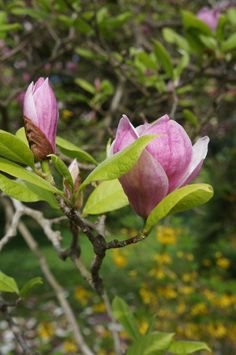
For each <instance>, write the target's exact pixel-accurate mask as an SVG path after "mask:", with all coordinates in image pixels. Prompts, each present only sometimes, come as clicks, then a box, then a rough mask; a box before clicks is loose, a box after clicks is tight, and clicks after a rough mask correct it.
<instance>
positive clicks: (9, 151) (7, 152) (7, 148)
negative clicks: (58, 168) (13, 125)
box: [0, 130, 34, 168]
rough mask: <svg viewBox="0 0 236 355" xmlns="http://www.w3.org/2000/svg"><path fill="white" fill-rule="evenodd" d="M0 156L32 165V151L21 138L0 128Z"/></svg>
mask: <svg viewBox="0 0 236 355" xmlns="http://www.w3.org/2000/svg"><path fill="white" fill-rule="evenodd" d="M0 156H2V157H4V158H7V159H10V160H13V161H15V162H17V163H21V164H26V165H29V166H31V167H32V168H33V167H34V157H33V153H32V152H31V150H30V149H29V147H27V145H26V144H25V143H23V142H22V140H21V139H19V138H17V137H16V136H14V135H13V134H11V133H8V132H5V131H2V130H0Z"/></svg>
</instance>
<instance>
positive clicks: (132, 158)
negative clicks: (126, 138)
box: [80, 135, 157, 190]
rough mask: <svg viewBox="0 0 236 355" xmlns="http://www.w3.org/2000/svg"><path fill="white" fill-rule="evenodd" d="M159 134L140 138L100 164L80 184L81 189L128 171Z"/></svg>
mask: <svg viewBox="0 0 236 355" xmlns="http://www.w3.org/2000/svg"><path fill="white" fill-rule="evenodd" d="M156 137H157V135H146V136H142V137H140V138H138V139H137V140H136V141H135V142H133V143H132V144H130V145H129V146H128V147H126V148H125V149H123V150H122V151H120V152H119V153H116V154H114V155H112V156H110V157H109V158H107V159H106V160H104V161H103V162H102V163H101V164H99V165H98V166H97V167H96V168H95V169H94V170H93V171H92V172H91V173H90V174H89V176H88V177H87V178H86V179H85V180H84V182H83V183H82V184H81V185H80V190H81V189H82V188H84V187H85V186H86V185H88V184H90V183H91V182H92V181H102V180H114V179H117V178H118V177H120V176H122V175H124V174H125V173H127V172H128V171H129V170H130V169H131V168H132V167H133V166H134V165H135V163H136V162H137V160H138V159H139V157H140V155H141V153H142V151H143V150H144V148H145V147H146V146H147V145H148V143H149V142H150V141H151V140H153V139H154V138H156Z"/></svg>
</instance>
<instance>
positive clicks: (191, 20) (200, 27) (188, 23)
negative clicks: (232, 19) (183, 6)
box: [182, 10, 212, 36]
mask: <svg viewBox="0 0 236 355" xmlns="http://www.w3.org/2000/svg"><path fill="white" fill-rule="evenodd" d="M182 21H183V25H184V27H185V28H186V29H187V30H189V29H195V30H196V31H197V32H199V34H201V33H203V34H205V35H209V36H212V31H211V29H210V27H208V26H207V25H206V24H205V23H204V22H203V21H201V20H200V19H198V18H197V17H196V16H195V15H194V14H193V13H192V12H190V11H185V10H183V11H182Z"/></svg>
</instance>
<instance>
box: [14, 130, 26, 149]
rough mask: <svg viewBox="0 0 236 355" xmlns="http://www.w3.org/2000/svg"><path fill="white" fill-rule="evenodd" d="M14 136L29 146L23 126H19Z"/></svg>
mask: <svg viewBox="0 0 236 355" xmlns="http://www.w3.org/2000/svg"><path fill="white" fill-rule="evenodd" d="M15 135H16V137H17V138H19V139H20V140H21V141H22V142H23V143H25V145H27V147H29V142H28V139H27V138H26V134H25V128H24V127H21V128H19V129H18V131H16V134H15Z"/></svg>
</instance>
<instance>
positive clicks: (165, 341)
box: [127, 332, 174, 355]
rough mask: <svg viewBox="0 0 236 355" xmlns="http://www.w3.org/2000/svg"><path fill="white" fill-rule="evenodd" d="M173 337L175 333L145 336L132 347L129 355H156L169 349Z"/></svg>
mask: <svg viewBox="0 0 236 355" xmlns="http://www.w3.org/2000/svg"><path fill="white" fill-rule="evenodd" d="M173 336H174V333H162V332H155V333H151V334H147V335H143V336H142V337H139V339H138V340H136V341H135V342H134V343H133V344H132V345H131V347H130V348H129V349H128V352H127V355H156V354H158V352H159V351H162V350H166V349H167V348H168V347H169V345H170V343H171V341H172V338H173ZM161 354H162V353H161Z"/></svg>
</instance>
